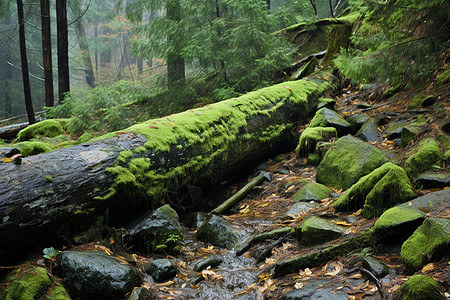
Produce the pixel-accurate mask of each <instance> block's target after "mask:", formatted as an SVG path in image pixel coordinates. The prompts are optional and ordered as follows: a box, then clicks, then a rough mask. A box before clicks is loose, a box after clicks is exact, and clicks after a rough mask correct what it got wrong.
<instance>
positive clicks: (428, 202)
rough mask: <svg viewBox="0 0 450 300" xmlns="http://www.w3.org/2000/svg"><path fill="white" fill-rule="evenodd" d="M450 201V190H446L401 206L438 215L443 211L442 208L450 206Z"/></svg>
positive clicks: (429, 194)
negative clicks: (449, 204)
mask: <svg viewBox="0 0 450 300" xmlns="http://www.w3.org/2000/svg"><path fill="white" fill-rule="evenodd" d="M449 200H450V189H444V190H441V191H436V192H432V193H428V194H426V195H423V196H421V197H418V198H415V199H413V200H411V201H408V202H407V203H403V204H400V205H399V206H401V207H410V208H414V209H417V210H418V211H421V212H423V213H425V214H428V213H429V214H431V215H437V213H438V212H439V211H442V207H445V206H447V205H448V201H449Z"/></svg>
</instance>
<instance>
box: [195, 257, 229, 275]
mask: <svg viewBox="0 0 450 300" xmlns="http://www.w3.org/2000/svg"><path fill="white" fill-rule="evenodd" d="M222 262H223V257H222V256H220V255H211V256H210V257H208V258H206V259H204V260H202V261H200V262H198V263H196V264H195V266H194V271H195V272H201V271H202V270H204V269H206V268H207V267H217V266H218V265H220V264H221V263H222Z"/></svg>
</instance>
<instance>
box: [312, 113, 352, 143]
mask: <svg viewBox="0 0 450 300" xmlns="http://www.w3.org/2000/svg"><path fill="white" fill-rule="evenodd" d="M309 126H310V127H334V128H336V130H337V132H338V135H339V136H342V135H345V134H348V133H350V130H351V126H350V123H349V122H347V121H345V119H344V118H343V117H341V116H340V115H339V114H338V113H337V112H335V111H333V110H331V109H328V108H321V109H319V110H318V111H317V112H316V114H315V116H314V118H313V119H312V120H311V123H310V124H309Z"/></svg>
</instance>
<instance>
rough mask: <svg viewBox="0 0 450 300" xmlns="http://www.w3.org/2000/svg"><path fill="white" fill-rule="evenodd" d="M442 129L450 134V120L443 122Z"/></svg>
mask: <svg viewBox="0 0 450 300" xmlns="http://www.w3.org/2000/svg"><path fill="white" fill-rule="evenodd" d="M442 131H443V132H445V133H446V134H450V121H447V122H445V123H444V124H442Z"/></svg>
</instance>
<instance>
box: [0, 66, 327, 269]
mask: <svg viewBox="0 0 450 300" xmlns="http://www.w3.org/2000/svg"><path fill="white" fill-rule="evenodd" d="M327 76H331V75H330V74H327ZM329 88H330V84H329V83H328V82H326V81H325V80H320V79H315V80H314V81H308V80H299V81H291V82H287V83H283V84H279V85H276V86H273V87H269V88H265V89H261V90H259V91H256V92H251V93H248V94H246V95H244V96H241V97H239V98H233V99H229V100H226V101H222V102H219V103H215V104H212V105H208V106H205V107H203V108H199V109H195V110H189V111H186V112H183V113H179V114H175V115H171V116H169V117H164V118H161V119H155V120H149V121H147V122H145V123H141V124H137V125H134V126H132V127H129V128H127V129H125V130H123V131H122V132H117V133H116V134H110V135H109V137H111V136H113V137H112V138H109V139H105V140H100V141H97V142H92V143H87V144H82V145H78V146H72V147H69V148H65V149H61V150H57V151H53V152H49V153H45V154H40V155H36V156H31V157H26V158H24V159H23V160H22V164H21V165H14V164H12V163H7V164H0V174H1V175H0V241H2V243H0V265H2V264H5V263H12V260H13V258H17V255H23V254H24V253H26V252H29V251H30V250H31V249H32V248H33V247H37V248H38V249H42V248H44V247H48V246H49V245H55V246H57V245H58V244H57V243H56V242H55V240H56V239H57V238H59V239H60V240H61V239H62V238H65V239H66V240H68V241H70V236H71V233H73V232H76V231H79V230H81V229H82V228H83V227H85V226H86V225H89V224H92V223H93V221H94V220H95V216H98V215H101V214H104V213H105V212H108V218H107V219H109V221H110V222H111V223H110V224H113V225H117V226H120V227H123V226H124V223H126V221H127V220H133V219H135V218H136V217H137V216H138V215H140V214H142V213H143V212H145V210H146V209H150V208H155V207H156V206H159V205H161V204H163V203H165V202H169V203H176V205H178V206H183V205H185V204H186V203H187V202H183V201H185V200H186V201H192V200H194V201H196V200H198V199H185V193H183V192H182V191H183V190H185V189H186V187H188V188H189V187H190V186H194V187H204V188H207V187H211V186H212V185H214V184H217V183H218V182H220V181H222V180H223V179H224V178H226V177H227V176H228V175H230V174H231V173H236V172H239V171H240V170H242V168H246V167H249V166H253V165H254V164H255V163H256V162H258V161H260V160H262V159H266V158H267V157H268V156H270V155H272V154H274V153H276V152H279V151H281V150H283V151H284V150H291V149H292V148H293V147H294V146H295V142H296V141H297V139H298V135H297V130H296V128H297V125H298V124H299V123H302V122H306V121H307V119H308V117H310V116H311V115H312V114H313V112H314V110H315V108H316V103H317V98H318V97H319V96H320V95H321V94H322V93H323V92H324V91H326V90H328V89H329ZM202 200H204V199H202Z"/></svg>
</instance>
